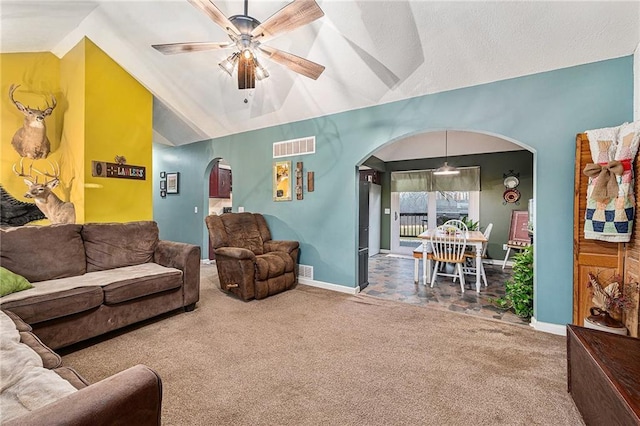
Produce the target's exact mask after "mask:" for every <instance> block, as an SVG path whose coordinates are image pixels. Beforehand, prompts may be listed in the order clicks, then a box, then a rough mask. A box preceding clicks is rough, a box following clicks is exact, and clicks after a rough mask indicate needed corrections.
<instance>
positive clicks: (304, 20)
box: [251, 0, 324, 43]
mask: <svg viewBox="0 0 640 426" xmlns="http://www.w3.org/2000/svg"><path fill="white" fill-rule="evenodd" d="M323 16H324V12H323V11H322V9H320V6H318V3H316V2H315V0H294V1H293V2H291V3H289V4H288V5H286V6H285V7H283V8H282V9H280V10H279V11H277V12H276V13H274V14H273V15H271V17H269V19H267V20H266V21H264V22H263V23H262V24H260V25H258V26H257V27H255V28H254V29H253V31H251V35H252V36H253V37H254V38H260V42H261V43H263V42H265V41H267V40H268V39H271V38H273V37H275V36H276V35H279V34H281V33H284V32H288V31H293V30H295V29H296V28H298V27H301V26H303V25H306V24H308V23H310V22H313V21H315V20H316V19H318V18H321V17H323Z"/></svg>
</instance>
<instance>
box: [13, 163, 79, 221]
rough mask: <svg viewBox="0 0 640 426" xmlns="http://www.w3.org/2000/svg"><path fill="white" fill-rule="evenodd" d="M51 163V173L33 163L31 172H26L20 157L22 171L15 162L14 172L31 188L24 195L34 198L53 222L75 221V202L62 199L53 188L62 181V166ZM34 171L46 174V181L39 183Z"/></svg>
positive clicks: (42, 174) (30, 167)
mask: <svg viewBox="0 0 640 426" xmlns="http://www.w3.org/2000/svg"><path fill="white" fill-rule="evenodd" d="M49 164H50V165H51V173H49V172H48V171H46V172H41V171H39V170H38V169H35V168H34V167H33V164H32V165H31V166H29V172H28V173H25V171H24V166H23V164H22V159H20V171H18V168H17V166H16V164H14V165H13V172H14V173H15V174H16V175H18V176H21V177H24V178H25V179H24V183H25V184H26V185H27V187H28V188H29V189H28V190H27V192H26V193H25V194H24V197H25V198H33V199H34V200H35V202H36V206H37V207H38V208H39V209H40V211H41V212H42V213H43V214H44V215H45V216H46V217H47V219H49V220H50V221H51V223H52V224H56V223H75V222H76V208H75V206H74V205H73V203H70V202H66V201H62V200H61V199H60V198H58V196H57V195H56V194H54V193H53V189H54V188H55V187H56V186H58V184H59V183H60V166H58V164H57V163H52V162H49ZM33 172H35V173H37V174H39V175H41V176H44V179H45V181H44V183H38V176H33V174H32V173H33ZM48 178H51V180H48Z"/></svg>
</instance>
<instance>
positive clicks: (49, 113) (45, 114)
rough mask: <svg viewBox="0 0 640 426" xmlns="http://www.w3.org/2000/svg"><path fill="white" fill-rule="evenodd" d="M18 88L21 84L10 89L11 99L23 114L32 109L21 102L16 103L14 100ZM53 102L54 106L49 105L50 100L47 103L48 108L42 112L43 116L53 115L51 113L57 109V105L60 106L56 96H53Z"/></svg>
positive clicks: (13, 85)
mask: <svg viewBox="0 0 640 426" xmlns="http://www.w3.org/2000/svg"><path fill="white" fill-rule="evenodd" d="M18 87H20V85H19V84H12V85H11V86H10V87H9V99H11V102H13V104H14V105H15V106H16V108H18V110H20V111H22V112H26V111H27V110H28V109H31V108H30V107H29V105H27V106H26V107H25V106H24V104H22V103H21V102H19V101H16V100H15V99H14V98H13V93H14V92H15V91H16V89H17V88H18ZM51 101H52V103H53V105H49V101H48V100H46V101H45V102H46V103H47V108H46V109H44V110H43V111H42V115H44V116H45V117H46V116H48V115H51V113H52V112H53V109H54V108H55V107H56V105H58V101H56V97H55V96H53V95H51Z"/></svg>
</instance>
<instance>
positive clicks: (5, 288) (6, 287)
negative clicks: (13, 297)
mask: <svg viewBox="0 0 640 426" xmlns="http://www.w3.org/2000/svg"><path fill="white" fill-rule="evenodd" d="M29 288H33V286H32V285H31V283H30V282H29V281H27V279H26V278H25V277H23V276H21V275H18V274H14V273H13V272H11V271H10V270H8V269H6V268H2V267H0V297H2V296H6V295H7V294H11V293H15V292H17V291H22V290H27V289H29Z"/></svg>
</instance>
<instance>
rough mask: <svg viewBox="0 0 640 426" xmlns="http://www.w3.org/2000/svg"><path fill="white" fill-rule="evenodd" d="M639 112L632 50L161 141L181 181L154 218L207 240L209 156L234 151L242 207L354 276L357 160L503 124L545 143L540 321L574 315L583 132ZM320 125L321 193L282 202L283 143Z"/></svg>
mask: <svg viewBox="0 0 640 426" xmlns="http://www.w3.org/2000/svg"><path fill="white" fill-rule="evenodd" d="M316 101H317V100H316ZM632 115H633V57H632V56H628V57H623V58H618V59H613V60H608V61H603V62H598V63H593V64H587V65H581V66H576V67H572V68H566V69H561V70H555V71H550V72H546V73H541V74H535V75H531V76H526V77H520V78H515V79H511V80H504V81H499V82H495V83H489V84H484V85H480V86H474V87H469V88H464V89H458V90H452V91H449V92H443V93H437V94H433V95H428V96H421V97H417V98H412V99H408V100H404V101H399V102H394V103H389V104H385V105H379V106H375V107H370V108H363V109H359V110H354V111H348V112H344V113H340V114H334V115H330V116H325V117H320V118H316V119H312V120H305V121H301V122H296V123H292V124H288V125H283V126H277V127H272V128H267V129H261V130H256V131H252V132H247V133H243V134H237V135H233V136H229V137H223V138H219V139H215V140H210V141H204V142H200V143H196V144H191V145H186V146H183V147H177V148H170V147H164V146H160V145H155V146H154V164H153V170H155V171H161V170H166V171H178V172H180V173H181V182H180V185H181V188H180V194H179V195H173V196H168V197H167V198H165V199H161V198H160V197H159V196H158V191H155V194H154V218H155V220H156V221H157V222H158V224H159V226H160V230H161V236H162V237H163V238H167V239H172V240H176V241H185V242H190V243H194V244H199V245H201V246H203V247H205V246H206V242H207V240H206V232H205V227H204V215H203V212H205V211H206V207H207V204H206V196H207V185H208V184H207V181H208V167H209V165H210V162H211V160H212V159H213V158H215V157H223V158H224V159H225V160H227V161H228V162H229V164H230V165H231V169H232V170H233V205H234V211H235V210H236V209H237V207H238V206H243V207H244V208H245V210H246V211H254V212H261V213H263V214H264V215H265V217H266V219H267V221H268V223H269V225H270V227H271V230H272V234H273V236H274V238H275V239H296V240H298V241H300V243H301V257H300V262H301V263H303V264H307V265H312V266H313V267H314V273H315V276H314V279H315V280H317V281H324V282H328V283H333V284H338V285H343V286H348V287H355V286H356V279H357V276H356V266H357V262H356V260H357V259H356V256H357V250H356V233H357V211H356V209H357V199H358V197H357V173H356V166H357V165H358V164H359V163H361V162H362V161H364V160H365V159H366V158H368V157H369V156H370V155H371V154H372V153H373V152H374V151H376V150H377V149H378V148H380V147H381V146H383V145H385V144H387V143H391V142H392V141H394V140H396V139H398V138H400V137H403V136H405V135H408V134H413V133H416V132H424V131H429V130H442V129H457V130H466V131H477V132H483V133H488V134H492V135H496V136H499V137H503V138H505V139H507V140H511V141H513V142H516V143H519V144H520V145H523V146H525V147H527V148H528V149H530V150H531V151H532V152H534V154H535V155H534V173H535V176H536V178H535V183H534V196H535V198H536V208H537V210H536V222H537V223H543V224H544V232H540V233H538V234H537V235H536V251H535V289H534V291H535V297H536V301H535V305H534V310H535V313H534V314H535V317H536V319H537V320H538V321H541V322H548V323H554V324H565V323H568V322H570V321H571V317H572V306H573V305H572V304H573V300H572V291H573V290H572V289H573V285H572V279H573V274H572V238H573V177H574V156H575V152H574V150H575V135H576V133H579V132H581V131H584V130H587V129H595V128H600V127H606V126H614V125H618V124H621V123H623V122H625V121H631V120H632ZM310 135H315V136H316V145H317V147H316V153H315V154H314V155H306V156H300V157H292V158H291V160H292V161H293V162H294V164H295V162H296V161H304V167H305V171H314V172H315V184H316V185H315V187H316V189H315V192H313V193H305V197H304V200H302V201H297V200H294V201H290V202H273V201H272V183H271V167H272V156H271V148H272V143H273V142H276V141H282V140H288V139H293V138H298V137H304V136H310ZM155 174H156V175H157V173H155ZM154 179H155V180H157V179H158V176H154ZM154 184H155V187H156V188H157V187H158V184H157V183H156V182H154ZM195 206H199V213H198V214H194V207H195ZM537 228H540V227H537Z"/></svg>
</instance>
